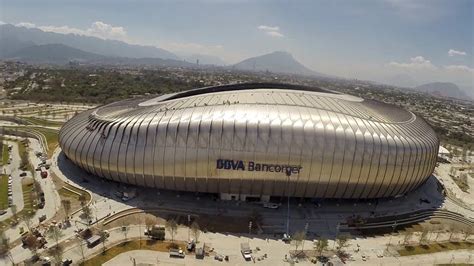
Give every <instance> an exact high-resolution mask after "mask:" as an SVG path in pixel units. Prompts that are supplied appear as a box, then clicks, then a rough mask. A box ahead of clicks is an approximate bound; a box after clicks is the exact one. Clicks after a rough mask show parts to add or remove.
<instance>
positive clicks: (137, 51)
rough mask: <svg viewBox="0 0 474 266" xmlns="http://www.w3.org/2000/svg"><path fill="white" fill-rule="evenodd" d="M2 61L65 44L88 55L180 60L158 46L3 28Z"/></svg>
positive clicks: (1, 35) (11, 26)
mask: <svg viewBox="0 0 474 266" xmlns="http://www.w3.org/2000/svg"><path fill="white" fill-rule="evenodd" d="M0 43H1V44H2V45H1V48H0V57H2V58H3V57H6V56H10V55H12V54H14V53H15V52H17V51H19V50H20V49H22V48H25V47H28V46H32V45H44V44H63V45H66V46H69V47H72V48H75V49H79V50H82V51H85V52H89V53H93V54H99V55H103V56H110V57H129V58H143V57H150V58H163V59H174V60H179V58H178V56H176V55H175V54H173V53H171V52H168V51H166V50H164V49H161V48H158V47H154V46H144V45H135V44H128V43H125V42H122V41H116V40H104V39H100V38H96V37H90V36H83V35H77V34H60V33H54V32H45V31H42V30H39V29H33V28H32V29H29V28H24V27H16V26H13V25H11V24H4V25H0Z"/></svg>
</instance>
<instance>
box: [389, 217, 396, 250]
mask: <svg viewBox="0 0 474 266" xmlns="http://www.w3.org/2000/svg"><path fill="white" fill-rule="evenodd" d="M396 227H397V221H395V222H394V223H393V224H392V233H391V234H390V238H389V239H388V245H387V250H388V246H390V243H391V242H392V236H393V233H394V232H395V228H396Z"/></svg>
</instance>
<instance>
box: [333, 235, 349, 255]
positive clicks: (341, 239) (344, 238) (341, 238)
mask: <svg viewBox="0 0 474 266" xmlns="http://www.w3.org/2000/svg"><path fill="white" fill-rule="evenodd" d="M336 244H337V249H338V250H341V251H343V250H344V249H345V248H346V247H348V246H349V236H348V235H346V234H340V235H338V236H337V238H336Z"/></svg>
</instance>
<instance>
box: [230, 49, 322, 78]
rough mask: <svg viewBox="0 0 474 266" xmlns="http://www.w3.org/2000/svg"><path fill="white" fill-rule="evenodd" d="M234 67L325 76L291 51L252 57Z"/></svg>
mask: <svg viewBox="0 0 474 266" xmlns="http://www.w3.org/2000/svg"><path fill="white" fill-rule="evenodd" d="M233 68H235V69H239V70H247V71H270V72H275V73H288V74H299V75H311V76H325V75H324V74H321V73H318V72H315V71H313V70H311V69H309V68H307V67H305V66H304V65H303V64H301V63H300V62H298V61H296V60H295V59H294V58H293V56H292V55H291V54H290V53H287V52H281V51H277V52H273V53H269V54H265V55H261V56H256V57H251V58H248V59H245V60H243V61H242V62H240V63H237V64H235V65H233Z"/></svg>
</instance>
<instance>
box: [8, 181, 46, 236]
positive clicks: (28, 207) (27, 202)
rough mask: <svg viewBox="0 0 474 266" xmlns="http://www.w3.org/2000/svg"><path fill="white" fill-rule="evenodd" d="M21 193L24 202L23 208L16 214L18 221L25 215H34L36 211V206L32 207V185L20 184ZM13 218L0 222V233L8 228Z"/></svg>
mask: <svg viewBox="0 0 474 266" xmlns="http://www.w3.org/2000/svg"><path fill="white" fill-rule="evenodd" d="M21 188H22V191H23V202H24V207H23V209H22V210H20V211H19V212H18V213H17V217H18V219H20V220H21V218H22V217H23V216H25V215H30V216H32V215H34V214H35V212H36V211H37V210H38V206H37V205H34V204H33V203H34V199H33V198H32V196H33V193H32V192H33V191H34V185H33V184H27V185H26V184H22V185H21ZM13 221H14V220H13V217H10V218H8V219H6V220H3V221H1V222H0V232H3V231H5V230H7V229H8V228H10V225H11V224H12V222H13Z"/></svg>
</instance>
